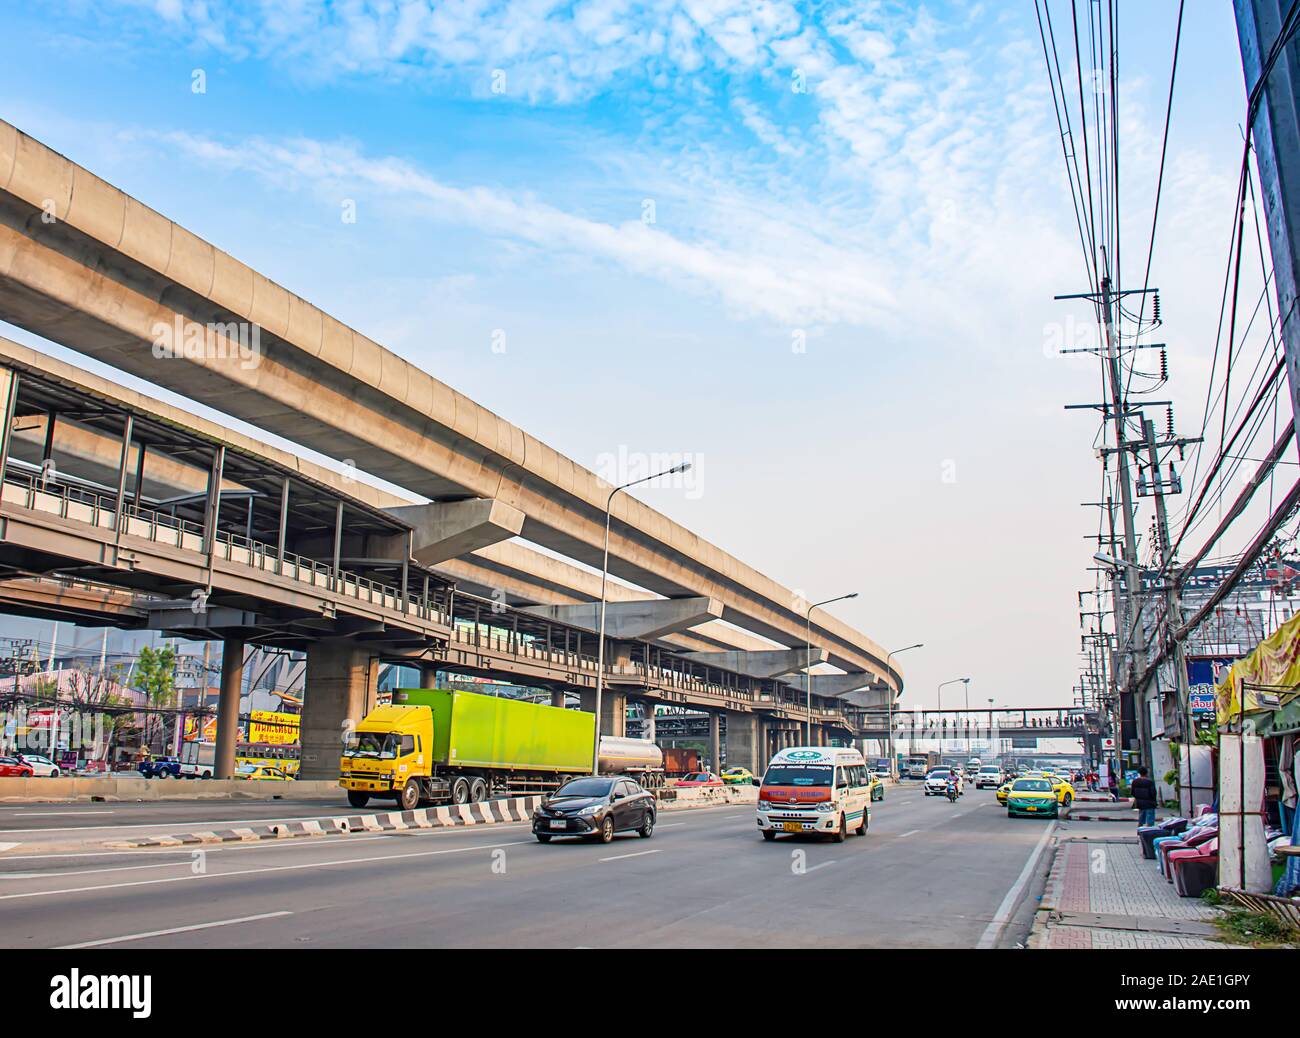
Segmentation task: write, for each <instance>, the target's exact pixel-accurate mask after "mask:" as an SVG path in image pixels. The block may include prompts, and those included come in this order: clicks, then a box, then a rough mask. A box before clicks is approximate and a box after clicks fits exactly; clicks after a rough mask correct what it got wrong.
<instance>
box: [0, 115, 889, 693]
mask: <svg viewBox="0 0 1300 1038" xmlns="http://www.w3.org/2000/svg"><path fill="white" fill-rule="evenodd" d="M51 217H52V218H53V219H52V220H51ZM0 318H3V319H5V320H8V321H11V322H12V323H14V324H17V325H19V326H21V327H24V328H27V329H29V330H31V331H33V332H35V333H37V334H39V335H42V336H44V337H46V338H48V339H51V340H53V341H56V342H60V343H62V344H64V345H66V346H68V347H70V348H72V349H75V350H79V351H81V352H83V353H86V354H88V355H90V356H94V357H96V358H98V359H100V360H102V361H104V362H105V363H108V364H110V365H112V366H114V367H116V368H119V369H122V370H126V371H130V372H132V373H134V374H136V375H139V376H141V377H143V378H146V379H148V380H150V381H151V382H154V383H156V384H158V385H163V386H166V387H168V388H170V389H172V390H175V391H176V392H179V393H182V394H184V395H186V396H188V397H190V398H192V399H196V400H201V401H203V402H205V403H209V404H212V405H214V406H217V407H219V408H220V409H221V410H223V411H224V412H226V413H228V414H231V415H234V416H236V417H238V418H241V419H244V420H246V421H248V422H251V423H254V424H255V425H258V426H259V427H261V428H264V429H267V430H269V431H271V432H273V433H276V434H278V435H281V436H284V437H286V438H288V439H291V440H293V441H294V442H296V443H299V444H302V445H303V446H306V447H310V448H312V449H314V450H317V451H320V452H321V453H323V454H326V455H327V456H330V457H335V458H350V459H352V460H353V462H354V463H355V464H356V466H357V467H358V468H359V469H361V470H364V471H367V472H370V473H373V474H374V475H376V476H379V477H381V478H383V479H385V480H387V481H389V482H390V483H392V484H395V485H398V486H401V487H404V488H406V489H407V490H409V491H411V492H413V493H415V494H418V495H420V496H422V497H425V498H427V499H429V500H432V501H452V502H459V501H464V500H467V499H484V500H487V501H492V502H501V503H502V504H504V505H505V506H508V507H509V508H512V509H515V510H517V511H518V512H520V513H522V514H523V517H524V519H523V524H522V527H521V528H520V533H521V535H522V536H523V537H524V538H526V539H527V540H529V541H532V542H534V543H536V544H539V545H542V546H544V547H546V548H548V549H550V550H552V551H556V552H558V553H560V554H561V555H564V556H565V557H568V558H571V559H574V560H577V561H579V562H582V563H584V564H586V565H593V566H594V565H599V563H600V547H601V541H602V532H603V530H602V528H603V514H604V504H605V498H606V495H607V492H608V488H607V487H606V486H605V484H603V483H602V482H601V481H600V480H599V479H597V478H596V476H595V475H594V474H593V473H591V472H590V471H588V470H586V469H584V468H582V467H581V466H579V465H577V464H575V463H574V462H572V461H571V460H570V459H568V458H565V457H563V456H562V455H560V454H558V453H557V452H555V451H554V450H552V449H551V448H549V447H547V446H546V445H545V444H543V443H541V442H539V441H537V440H536V439H534V438H532V437H531V436H528V435H527V434H526V433H524V432H523V431H522V430H520V429H518V428H517V427H515V426H513V425H510V424H509V423H507V422H505V421H503V420H502V419H500V418H498V417H497V416H495V415H493V414H491V413H490V412H488V411H486V410H485V409H483V408H482V407H480V406H479V405H477V404H475V403H474V402H473V401H471V400H469V399H467V398H466V397H464V396H462V395H461V394H459V393H456V392H455V391H453V390H451V389H450V388H449V387H447V386H445V385H444V384H442V383H440V382H438V381H437V380H436V379H434V378H432V377H430V376H429V375H427V374H425V373H424V372H422V371H420V370H419V369H417V368H415V367H413V366H411V365H410V364H408V363H407V362H405V361H404V360H402V359H401V358H399V357H397V356H395V355H394V354H392V353H391V352H389V351H387V350H385V349H384V348H383V347H381V346H380V345H379V344H377V343H375V342H373V341H372V340H370V339H368V338H366V337H365V336H364V335H362V334H361V333H359V332H356V331H354V330H353V329H351V328H348V327H347V326H346V325H343V324H342V323H340V322H338V321H337V320H335V319H334V318H332V317H330V316H329V315H328V314H326V313H324V312H322V311H321V310H319V309H317V308H316V307H314V306H312V305H311V304H309V303H307V302H306V301H304V300H302V299H301V298H299V297H297V296H295V295H293V294H291V293H290V292H288V291H286V290H285V289H283V288H281V287H280V286H278V285H276V284H275V283H274V282H272V281H270V280H269V279H267V278H265V277H264V276H262V275H261V274H259V273H257V272H256V271H254V270H252V269H250V268H249V267H247V266H245V265H244V264H242V263H240V262H239V261H237V260H235V259H233V258H232V257H230V256H229V255H228V254H226V253H224V252H222V251H221V250H219V249H217V248H215V247H214V246H212V245H210V244H209V243H207V242H205V241H203V240H201V239H199V238H198V237H196V236H195V235H193V234H191V233H190V232H188V231H186V230H185V229H184V228H183V227H180V226H179V225H177V224H175V223H172V222H171V221H169V220H167V219H165V218H164V217H162V216H160V215H159V214H157V213H156V212H154V211H153V210H150V209H148V208H147V207H146V206H144V205H142V204H141V203H139V202H137V201H136V200H135V199H132V198H130V197H129V196H127V195H125V194H124V193H122V192H121V191H119V190H117V189H116V188H113V187H112V186H111V185H109V184H107V183H105V182H104V181H102V180H100V179H99V178H97V177H95V176H94V175H93V174H91V173H89V172H88V171H87V170H85V169H83V168H81V167H79V166H77V165H75V164H74V163H72V162H70V161H68V160H67V159H65V158H63V157H62V156H60V155H58V154H56V153H55V152H53V151H51V150H50V149H48V148H46V147H45V146H44V145H42V144H40V143H39V142H37V141H35V140H33V139H32V138H30V137H28V136H26V135H25V134H22V133H20V132H19V131H18V130H17V129H16V128H14V127H13V126H11V125H9V124H7V123H0ZM189 342H198V343H199V344H200V346H201V348H199V349H197V350H194V351H190V350H187V349H185V348H184V344H186V343H189ZM160 351H161V352H160ZM610 555H611V563H610V565H611V571H612V572H613V573H615V574H617V575H619V576H621V577H622V578H624V579H625V580H627V581H629V582H631V583H632V584H634V585H636V586H638V587H642V588H645V589H647V590H648V591H651V592H653V593H655V594H658V595H661V596H663V597H665V598H698V597H704V598H709V599H716V600H717V601H719V602H720V603H721V604H722V610H723V612H722V617H723V619H725V620H727V621H729V622H730V623H733V624H735V625H736V626H739V627H742V628H744V629H746V630H748V631H750V632H752V633H754V634H756V635H758V636H760V637H763V638H767V639H770V640H772V641H774V642H776V643H777V644H778V645H785V646H788V647H794V646H797V645H799V644H801V643H802V640H803V636H804V615H803V609H804V607H805V604H804V603H803V602H802V601H800V600H799V599H798V598H797V596H795V595H794V594H793V593H792V592H791V591H790V590H789V589H788V588H784V587H782V586H781V585H779V584H777V583H776V582H775V581H772V580H770V579H769V578H767V577H764V576H763V575H762V574H760V573H758V572H757V571H755V570H754V569H752V568H750V567H749V566H747V565H745V564H744V563H742V562H741V561H740V560H738V559H736V558H734V557H733V556H731V555H728V554H727V553H725V552H723V551H722V550H720V549H719V548H717V547H715V546H714V545H711V544H708V543H707V542H705V541H703V540H701V539H700V538H699V537H697V536H695V535H694V534H692V533H690V531H688V530H686V529H684V528H682V527H681V526H679V525H677V524H676V523H674V522H672V521H671V520H669V519H667V518H666V517H665V516H663V515H661V514H659V513H657V512H655V511H654V510H653V509H650V508H649V507H647V506H646V505H644V504H642V503H640V502H639V501H637V500H635V499H634V498H631V497H628V496H626V495H624V496H622V497H619V498H617V499H616V500H615V509H614V521H613V528H612V537H611V544H610ZM812 633H813V639H814V643H815V644H816V645H818V646H819V647H821V648H824V649H825V650H826V651H827V654H828V660H829V662H830V663H831V664H832V665H833V666H835V667H838V668H839V669H841V670H844V671H846V672H849V673H855V674H861V675H865V676H866V678H867V682H866V683H875V682H884V683H886V684H888V685H890V686H891V687H893V688H894V689H895V690H897V689H898V687H899V685H900V684H901V679H900V675H899V673H898V670H897V668H896V667H890V668H886V666H885V653H884V651H883V650H882V649H881V648H880V647H879V646H878V645H876V644H875V643H874V642H873V641H872V640H871V639H869V638H867V637H866V636H864V635H862V634H861V633H859V632H857V631H854V630H852V629H851V628H850V627H848V626H847V625H845V624H843V623H841V622H840V621H838V620H836V619H835V618H833V617H830V616H827V615H824V614H819V615H818V616H817V617H816V618H815V620H814V623H813V627H812Z"/></svg>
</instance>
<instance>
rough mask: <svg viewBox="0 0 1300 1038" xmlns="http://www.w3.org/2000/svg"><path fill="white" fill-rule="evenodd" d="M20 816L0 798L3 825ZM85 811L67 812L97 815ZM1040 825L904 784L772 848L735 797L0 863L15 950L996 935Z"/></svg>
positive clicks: (1031, 893)
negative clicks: (603, 827)
mask: <svg viewBox="0 0 1300 1038" xmlns="http://www.w3.org/2000/svg"><path fill="white" fill-rule="evenodd" d="M31 806H32V807H33V808H38V809H39V810H53V809H54V808H53V807H51V805H31ZM93 806H94V807H101V806H103V805H93ZM196 806H197V807H198V808H199V810H197V811H196ZM231 806H232V805H231V804H230V803H229V802H225V803H222V804H220V805H211V804H203V805H194V804H192V803H191V804H184V805H176V804H168V805H158V804H152V805H131V809H132V811H133V812H134V811H136V810H139V811H154V812H159V813H160V814H166V815H168V816H169V817H168V819H167V822H166V824H160V825H156V826H154V827H153V828H154V829H156V830H157V831H159V832H163V831H167V830H169V829H170V830H172V831H178V827H177V825H176V823H177V821H179V820H180V819H179V818H178V817H175V816H177V815H184V817H186V818H194V819H197V818H202V819H203V822H204V824H205V825H211V824H212V821H211V820H212V819H213V818H214V817H216V816H215V815H213V814H212V812H211V810H210V809H212V808H214V807H217V808H221V807H224V808H230V807H231ZM249 806H250V805H247V804H242V805H238V808H239V809H238V810H236V811H234V812H229V811H227V812H226V813H225V814H224V815H222V817H225V818H250V817H253V815H252V813H251V812H249V811H248V810H247V808H248V807H249ZM277 806H279V807H280V808H281V814H282V815H283V816H289V815H291V814H292V809H293V808H295V807H301V806H302V805H300V804H298V805H289V807H290V810H289V811H285V810H284V805H277ZM173 808H181V809H182V810H181V811H180V812H174V811H173V810H172V809H173ZM69 810H71V808H69ZM25 811H26V809H25V808H22V809H10V808H6V809H4V817H5V820H6V824H5V826H3V827H4V828H9V829H13V828H20V826H15V825H13V824H11V823H13V822H14V816H15V814H16V815H17V816H18V817H19V819H21V818H22V817H23V814H24V812H25ZM89 811H90V808H87V809H86V817H85V818H84V819H74V820H76V821H79V822H82V823H84V824H93V825H97V824H100V822H101V819H95V820H94V821H92V820H91V819H92V817H93V816H91V815H90V814H89ZM186 812H188V814H187V813H186ZM31 813H32V814H35V813H36V812H31ZM306 813H310V812H306ZM43 817H46V818H48V817H50V816H43ZM131 817H132V818H133V819H135V818H136V817H138V815H136V814H132V815H131ZM262 817H265V816H262ZM29 820H30V821H35V819H29ZM65 820H66V819H65ZM102 821H103V822H105V823H106V822H107V821H108V820H107V819H102ZM131 824H137V823H136V822H135V821H133V822H132V823H131ZM1050 827H1051V823H1049V822H1046V821H1043V822H1038V821H1036V820H1033V819H1026V820H1018V821H1016V820H1008V819H1007V818H1006V813H1005V811H1004V810H1003V809H1001V808H999V807H998V806H997V804H996V802H995V801H994V798H993V794H992V792H989V791H984V792H982V793H977V792H976V791H974V790H972V791H970V792H969V793H967V794H966V795H965V796H964V797H963V798H962V799H961V800H960V802H959V803H957V804H955V805H954V804H949V803H948V802H947V800H946V799H941V798H937V797H935V798H926V797H924V796H922V795H921V790H920V789H919V787H917V786H908V785H904V786H902V787H899V788H891V789H890V790H889V792H888V795H887V798H886V801H885V802H884V803H883V804H877V805H875V806H874V809H873V813H872V820H871V827H870V831H869V833H868V835H867V836H865V837H858V836H850V837H849V838H848V840H846V842H844V843H842V844H834V843H830V842H821V841H820V840H816V839H812V838H803V837H798V838H781V839H778V840H777V841H776V842H774V843H765V842H763V840H762V839H761V838H760V837H759V835H758V833H757V831H756V829H755V826H754V813H753V809H752V808H745V807H740V806H738V805H732V806H727V807H718V808H704V809H696V810H679V811H663V812H661V814H660V824H659V827H658V828H657V829H656V832H655V835H654V836H653V837H652V838H651V839H649V840H644V839H641V838H640V837H638V836H636V835H635V834H628V835H626V836H620V837H618V838H617V839H616V840H615V841H614V842H613V843H612V844H608V845H599V844H584V843H577V842H572V841H561V840H556V841H553V842H552V843H550V844H547V845H542V844H539V843H537V842H536V841H535V840H534V839H533V837H532V835H531V833H530V832H529V831H528V828H527V827H526V826H524V825H496V826H482V827H478V828H465V829H444V830H425V831H411V832H402V833H390V834H374V833H372V834H366V835H357V836H338V837H322V838H305V839H297V840H281V841H268V842H264V843H249V844H236V845H226V846H213V847H209V848H205V849H204V850H203V851H201V852H196V851H193V850H188V849H187V850H147V851H130V852H107V851H102V850H98V849H87V850H83V851H80V852H77V853H70V854H61V855H41V856H33V855H31V854H26V853H24V851H23V848H22V847H17V848H14V849H11V850H10V851H8V852H5V853H4V854H2V855H0V929H2V930H3V932H4V934H5V943H6V944H7V945H8V946H9V947H11V948H43V947H63V946H70V945H71V946H92V947H114V948H119V947H120V948H131V947H149V948H211V947H231V946H239V947H242V948H258V947H266V948H295V947H346V948H408V947H409V948H418V947H430V946H435V947H517V946H524V947H569V948H573V947H593V948H598V947H701V946H711V947H719V946H722V947H735V948H741V947H769V946H770V947H816V946H854V947H959V948H971V947H979V946H984V947H988V946H992V945H1002V946H1005V945H1008V944H1014V943H1016V941H1017V940H1019V939H1022V938H1023V936H1024V934H1025V933H1026V932H1027V930H1028V926H1029V921H1030V917H1031V916H1032V913H1033V908H1034V900H1035V895H1036V894H1037V893H1038V892H1039V891H1040V890H1041V886H1042V874H1043V873H1044V872H1045V870H1046V866H1047V858H1048V855H1047V854H1045V853H1044V851H1045V849H1047V847H1048V845H1049V844H1050V837H1049V836H1048V835H1047V834H1048V831H1049V829H1050ZM134 831H136V830H133V832H134ZM0 839H5V840H7V839H11V837H0Z"/></svg>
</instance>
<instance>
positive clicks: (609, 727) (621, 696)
mask: <svg viewBox="0 0 1300 1038" xmlns="http://www.w3.org/2000/svg"><path fill="white" fill-rule="evenodd" d="M578 696H579V704H580V706H581V708H582V709H583V710H585V711H587V713H589V714H594V713H595V712H596V690H595V689H594V688H584V689H583V690H582V691H581V692H580V693H579V694H578ZM600 734H601V735H616V736H619V737H620V738H621V737H623V736H624V735H626V734H627V693H626V692H611V691H610V690H609V689H608V688H606V689H605V690H604V691H603V692H602V693H601V698H600Z"/></svg>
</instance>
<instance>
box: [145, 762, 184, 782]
mask: <svg viewBox="0 0 1300 1038" xmlns="http://www.w3.org/2000/svg"><path fill="white" fill-rule="evenodd" d="M139 771H140V774H141V775H143V776H144V777H145V778H156V779H164V778H180V777H181V759H180V758H179V757H154V758H153V759H152V760H142V761H141V762H140V768H139Z"/></svg>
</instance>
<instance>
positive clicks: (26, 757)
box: [18, 753, 63, 778]
mask: <svg viewBox="0 0 1300 1038" xmlns="http://www.w3.org/2000/svg"><path fill="white" fill-rule="evenodd" d="M18 756H19V757H21V758H22V760H23V762H24V763H26V764H30V765H31V768H32V775H33V776H34V777H36V778H58V777H59V776H60V775H62V774H63V771H62V769H61V768H60V767H59V766H58V765H57V764H55V763H54V761H52V760H50V758H49V757H43V756H41V755H40V754H39V753H22V754H19V755H18Z"/></svg>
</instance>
